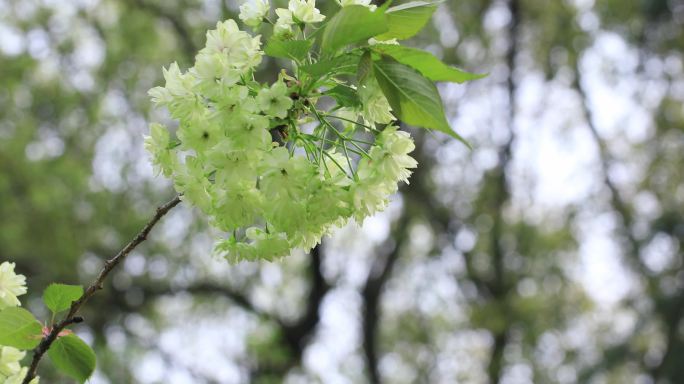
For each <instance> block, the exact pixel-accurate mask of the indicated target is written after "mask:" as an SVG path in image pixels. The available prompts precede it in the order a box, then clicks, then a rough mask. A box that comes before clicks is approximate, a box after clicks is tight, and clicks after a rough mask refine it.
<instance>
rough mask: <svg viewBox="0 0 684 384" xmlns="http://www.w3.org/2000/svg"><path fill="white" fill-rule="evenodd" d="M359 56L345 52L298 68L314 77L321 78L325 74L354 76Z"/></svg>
mask: <svg viewBox="0 0 684 384" xmlns="http://www.w3.org/2000/svg"><path fill="white" fill-rule="evenodd" d="M360 57H361V56H360V55H359V54H358V53H356V52H347V53H344V54H342V55H339V56H336V57H334V58H332V59H330V60H323V61H319V62H316V63H314V64H310V65H302V66H301V67H299V69H301V70H302V71H304V72H306V73H308V74H310V75H312V76H314V77H321V76H323V75H326V74H331V75H332V74H341V73H346V74H354V73H356V67H357V65H358V63H359V58H360Z"/></svg>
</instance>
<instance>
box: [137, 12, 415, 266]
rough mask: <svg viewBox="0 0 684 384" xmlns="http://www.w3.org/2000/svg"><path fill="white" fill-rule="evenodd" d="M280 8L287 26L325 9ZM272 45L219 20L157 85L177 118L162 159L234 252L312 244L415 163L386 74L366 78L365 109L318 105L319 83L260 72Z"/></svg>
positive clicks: (158, 99) (153, 139)
mask: <svg viewBox="0 0 684 384" xmlns="http://www.w3.org/2000/svg"><path fill="white" fill-rule="evenodd" d="M347 3H349V4H362V5H368V4H369V1H356V2H354V1H345V0H343V1H342V5H347ZM269 11H270V10H269V6H268V2H267V1H265V0H256V1H250V2H248V3H246V4H244V5H243V6H242V7H241V14H240V19H241V20H243V22H245V24H247V25H250V26H258V25H259V24H260V23H261V22H262V20H265V19H267V16H268V13H269ZM275 12H276V14H277V15H278V20H277V21H276V22H275V23H274V34H282V35H291V34H293V33H295V30H296V27H298V26H300V27H301V25H303V24H309V23H317V22H320V21H322V20H323V19H324V17H325V16H323V15H321V14H320V12H319V11H318V9H316V8H315V0H306V1H305V0H291V1H290V2H289V6H288V8H287V9H284V8H281V9H277V10H276V11H275ZM301 28H303V27H301ZM263 54H264V53H263V51H262V50H261V49H260V36H256V37H253V36H251V35H250V34H248V33H246V32H244V31H241V30H240V29H239V28H238V26H237V24H236V23H235V21H233V20H228V21H225V22H220V23H218V24H217V27H216V29H215V30H210V31H209V32H207V43H206V47H204V48H203V49H202V50H201V51H200V52H199V53H198V55H197V56H196V58H195V65H194V66H193V67H192V68H190V69H189V70H187V71H185V72H182V71H181V70H180V69H179V67H178V65H176V64H175V63H174V64H172V65H171V66H170V67H169V68H168V69H165V70H164V78H165V80H166V85H165V86H164V87H156V88H153V89H152V90H150V92H149V93H150V96H151V98H152V100H153V102H154V103H156V104H157V105H158V106H164V107H166V108H167V109H168V110H169V112H170V115H171V117H172V118H173V119H174V120H177V121H178V122H179V124H178V127H177V128H174V127H167V126H164V125H162V124H157V123H155V124H152V125H151V127H150V134H149V136H147V137H146V138H145V147H146V149H147V150H148V151H149V152H150V154H151V157H152V162H153V164H154V166H155V168H156V170H157V171H158V172H159V173H161V174H163V175H164V176H167V177H169V178H171V179H172V180H173V183H174V186H175V188H176V190H177V191H178V192H179V193H181V194H182V198H183V200H185V201H187V202H190V203H192V204H193V205H195V206H196V207H198V208H199V209H200V210H201V211H202V212H204V213H205V214H206V215H207V216H208V217H209V219H210V222H211V224H212V225H213V226H214V227H216V228H218V229H219V230H221V231H223V232H225V233H227V238H225V239H223V240H221V241H219V242H218V243H217V245H216V251H217V252H218V253H219V254H221V255H223V256H225V257H226V258H228V259H229V260H231V261H238V260H256V259H266V260H272V259H274V258H276V257H281V256H286V255H288V254H289V253H290V252H291V250H292V249H294V248H302V249H310V248H311V247H313V246H315V245H316V244H317V243H318V242H319V241H320V239H321V237H322V236H324V235H325V234H327V233H329V232H330V230H331V229H332V228H334V227H336V226H340V225H343V224H345V223H346V222H347V221H348V220H349V219H351V218H354V219H355V220H357V221H358V222H361V221H363V219H364V218H365V217H368V216H369V215H372V214H374V213H375V212H377V211H379V210H381V209H383V208H384V207H385V206H386V205H387V203H388V197H389V196H390V195H391V194H393V193H395V192H396V190H397V183H398V182H399V181H407V179H408V177H409V175H410V171H409V169H410V168H414V167H416V165H417V164H416V161H415V160H414V159H413V158H411V157H410V156H409V155H408V154H409V153H410V152H411V151H412V150H413V149H414V144H413V141H412V140H411V138H410V137H409V135H408V134H407V133H405V132H401V131H399V130H397V128H396V127H394V126H392V125H391V124H389V123H391V122H393V121H394V117H393V116H392V114H391V113H390V106H389V104H388V102H387V100H386V99H385V97H384V96H383V95H382V93H381V91H380V90H379V89H378V85H377V83H370V84H366V86H365V87H363V89H359V98H360V100H361V103H362V105H360V106H358V107H356V108H352V107H345V108H341V107H339V108H334V109H328V110H327V111H323V110H319V109H317V108H318V107H317V104H319V103H318V100H319V98H320V97H321V93H320V90H316V89H315V87H310V86H309V85H310V84H305V83H306V81H304V80H302V79H301V78H299V79H298V78H295V77H293V76H291V75H288V74H287V73H286V72H285V70H283V71H282V72H281V73H280V76H279V77H278V80H276V81H275V82H274V83H273V84H270V85H265V84H262V83H259V82H257V81H255V80H254V71H255V68H256V67H257V66H258V65H259V64H260V62H261V60H262V55H263ZM314 84H315V83H314ZM311 88H314V89H311ZM361 122H363V123H361ZM340 123H342V124H343V125H340ZM360 137H361V138H360ZM369 137H370V138H369Z"/></svg>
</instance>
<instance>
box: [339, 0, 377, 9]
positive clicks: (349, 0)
mask: <svg viewBox="0 0 684 384" xmlns="http://www.w3.org/2000/svg"><path fill="white" fill-rule="evenodd" d="M370 2H371V0H337V3H338V4H340V7H346V6H349V5H363V6H364V7H368V8H369V9H370V10H371V11H375V9H376V8H377V6H375V5H372V4H371V3H370Z"/></svg>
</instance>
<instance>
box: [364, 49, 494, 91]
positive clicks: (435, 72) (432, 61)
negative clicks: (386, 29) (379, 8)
mask: <svg viewBox="0 0 684 384" xmlns="http://www.w3.org/2000/svg"><path fill="white" fill-rule="evenodd" d="M373 50H374V51H376V52H378V53H381V54H385V55H389V56H392V58H394V59H395V60H396V61H398V62H400V63H402V64H406V65H408V66H409V67H411V68H413V69H416V70H417V71H418V72H420V73H422V74H423V76H425V77H427V78H428V79H430V80H432V81H450V82H454V83H464V82H466V81H470V80H477V79H481V78H483V77H486V76H487V75H483V74H478V73H470V72H466V71H464V70H462V69H458V68H456V67H451V66H449V65H446V64H445V63H443V62H442V61H441V60H440V59H438V58H436V57H435V56H434V55H433V54H432V53H430V52H426V51H423V50H420V49H416V48H410V47H403V46H401V45H390V44H379V45H375V46H373ZM360 65H361V64H359V66H360Z"/></svg>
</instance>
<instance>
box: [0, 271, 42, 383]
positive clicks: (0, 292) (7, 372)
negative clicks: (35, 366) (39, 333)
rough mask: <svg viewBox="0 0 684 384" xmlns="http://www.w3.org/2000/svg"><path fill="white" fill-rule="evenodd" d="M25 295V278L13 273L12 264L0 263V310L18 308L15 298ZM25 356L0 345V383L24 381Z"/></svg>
mask: <svg viewBox="0 0 684 384" xmlns="http://www.w3.org/2000/svg"><path fill="white" fill-rule="evenodd" d="M25 293H26V278H25V277H24V276H23V275H18V274H16V273H15V272H14V263H9V262H3V263H0V310H2V309H4V308H8V307H17V306H20V305H21V302H20V301H19V299H18V298H17V296H21V295H23V294H25ZM25 355H26V352H24V351H20V350H18V349H16V348H12V347H7V346H2V345H0V382H2V383H5V384H19V383H21V382H22V381H23V380H24V377H26V372H27V370H28V368H26V367H22V366H21V364H20V362H21V360H22V359H23V358H24V356H25ZM38 380H39V379H38V378H35V379H33V380H31V384H37V383H38Z"/></svg>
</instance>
